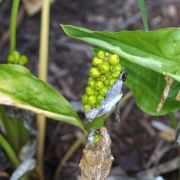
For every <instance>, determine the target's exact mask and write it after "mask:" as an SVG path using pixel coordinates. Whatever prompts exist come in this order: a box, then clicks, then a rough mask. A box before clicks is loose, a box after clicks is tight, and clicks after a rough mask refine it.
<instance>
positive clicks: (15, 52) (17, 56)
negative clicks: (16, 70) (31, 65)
mask: <svg viewBox="0 0 180 180" xmlns="http://www.w3.org/2000/svg"><path fill="white" fill-rule="evenodd" d="M12 55H13V57H14V59H15V60H16V61H17V60H19V59H20V53H19V52H18V51H13V52H12Z"/></svg>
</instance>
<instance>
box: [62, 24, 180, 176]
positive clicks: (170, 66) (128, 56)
mask: <svg viewBox="0 0 180 180" xmlns="http://www.w3.org/2000/svg"><path fill="white" fill-rule="evenodd" d="M62 28H63V30H64V32H65V33H66V34H67V35H68V36H70V37H72V38H76V39H78V40H82V41H84V42H87V43H89V44H91V45H93V46H96V47H97V48H98V49H101V50H100V51H98V52H97V54H96V55H95V58H93V61H92V65H93V66H92V67H91V69H90V73H89V74H90V77H89V79H88V86H87V88H86V89H85V94H84V95H83V97H82V103H83V106H84V109H85V114H86V117H87V119H88V120H89V121H88V123H87V125H86V130H87V131H88V132H90V136H89V141H90V142H93V143H95V144H97V143H98V141H99V140H100V139H101V138H100V136H101V131H102V130H101V131H97V130H98V129H100V128H102V127H103V126H104V121H105V118H104V117H105V114H107V113H108V112H109V111H111V109H112V108H113V106H115V105H116V104H117V103H118V102H119V100H120V98H121V97H122V91H121V89H122V85H123V82H124V79H125V77H126V74H124V73H123V69H126V70H127V72H128V78H127V81H126V82H125V85H126V86H127V87H129V89H130V90H131V91H132V92H133V94H134V96H135V99H136V102H137V105H138V106H139V107H140V108H141V109H142V110H143V111H145V112H146V113H148V114H151V115H165V114H169V113H171V112H174V111H176V110H178V109H179V108H180V63H179V62H180V56H179V53H178V52H179V48H180V29H179V28H166V29H160V30H156V31H148V32H145V31H121V32H115V33H111V32H99V31H92V30H89V29H85V28H81V27H76V26H71V25H63V26H62ZM103 132H104V131H103ZM98 134H99V135H100V136H98V138H97V135H98ZM102 141H103V140H102ZM102 141H101V142H102ZM107 147H108V148H109V146H107ZM102 149H104V148H102ZM95 151H96V149H95ZM86 152H90V153H91V154H92V156H93V152H92V148H91V150H90V149H86V150H85V151H84V154H83V157H85V159H86V158H87V156H88V154H89V153H86ZM108 152H109V151H108ZM106 155H107V154H106ZM97 158H98V156H97ZM81 162H83V163H80V166H81V170H82V172H83V175H82V176H83V177H86V178H87V176H84V172H87V171H88V168H87V169H86V170H85V171H84V168H85V167H87V166H88V165H87V164H86V166H84V162H85V161H84V158H82V161H81ZM109 163H111V161H109ZM82 164H83V165H82ZM95 165H96V164H94V166H95ZM101 165H102V164H101ZM89 166H91V164H89ZM89 169H91V168H90V167H89ZM101 170H102V172H103V169H101ZM92 172H93V171H90V172H89V174H88V176H90V177H92V176H91V175H92V174H93V173H92ZM86 175H87V174H86ZM84 179H85V178H84Z"/></svg>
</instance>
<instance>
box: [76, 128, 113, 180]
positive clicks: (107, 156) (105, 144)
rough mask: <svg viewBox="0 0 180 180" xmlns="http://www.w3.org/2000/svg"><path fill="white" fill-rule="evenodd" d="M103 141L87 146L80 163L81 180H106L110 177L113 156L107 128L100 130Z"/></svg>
mask: <svg viewBox="0 0 180 180" xmlns="http://www.w3.org/2000/svg"><path fill="white" fill-rule="evenodd" d="M100 134H101V136H102V138H101V140H100V141H99V142H98V143H95V144H87V145H86V148H85V149H84V150H83V156H82V159H81V161H80V164H79V166H80V168H81V180H105V179H106V177H107V176H108V174H109V172H110V169H111V165H112V161H113V159H114V158H113V156H112V155H111V139H110V137H109V134H108V132H107V130H106V128H101V129H100Z"/></svg>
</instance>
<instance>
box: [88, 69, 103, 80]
mask: <svg viewBox="0 0 180 180" xmlns="http://www.w3.org/2000/svg"><path fill="white" fill-rule="evenodd" d="M89 73H90V76H91V77H94V78H97V77H99V76H100V75H101V73H100V72H99V70H98V69H97V68H95V67H92V68H91V69H90V72H89Z"/></svg>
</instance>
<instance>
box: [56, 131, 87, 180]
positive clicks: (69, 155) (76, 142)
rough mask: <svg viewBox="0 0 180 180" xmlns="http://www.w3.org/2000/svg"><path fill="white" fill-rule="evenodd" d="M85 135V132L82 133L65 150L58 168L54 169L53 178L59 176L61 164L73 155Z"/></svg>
mask: <svg viewBox="0 0 180 180" xmlns="http://www.w3.org/2000/svg"><path fill="white" fill-rule="evenodd" d="M86 137H87V135H86V134H83V135H82V136H81V137H79V138H78V139H77V140H76V141H75V142H74V143H73V144H72V145H71V147H70V148H69V149H68V151H67V152H66V154H65V155H64V157H63V159H62V160H61V162H60V163H59V165H58V168H57V170H56V173H55V178H54V179H55V180H57V179H58V178H59V174H60V172H61V171H62V169H63V166H64V165H65V164H66V162H67V161H68V160H69V159H70V158H71V157H72V156H73V154H74V153H75V151H76V150H77V149H78V148H79V146H80V145H81V144H82V142H83V141H84V140H85V138H86Z"/></svg>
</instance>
